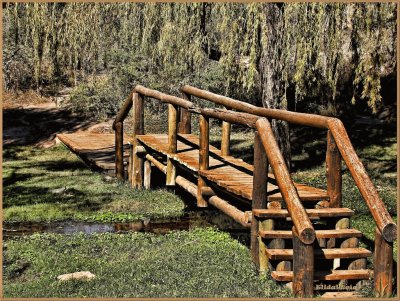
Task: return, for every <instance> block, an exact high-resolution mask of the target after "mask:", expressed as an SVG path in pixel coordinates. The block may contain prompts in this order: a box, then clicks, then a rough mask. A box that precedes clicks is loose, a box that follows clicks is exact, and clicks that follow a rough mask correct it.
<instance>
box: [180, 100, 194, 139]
mask: <svg viewBox="0 0 400 301" xmlns="http://www.w3.org/2000/svg"><path fill="white" fill-rule="evenodd" d="M182 98H183V99H186V100H188V101H190V98H191V96H190V95H189V94H186V93H184V92H182ZM191 123H192V114H191V113H190V112H189V111H188V110H186V109H185V108H182V107H180V108H179V123H178V133H179V134H190V133H191V132H192V125H191Z"/></svg>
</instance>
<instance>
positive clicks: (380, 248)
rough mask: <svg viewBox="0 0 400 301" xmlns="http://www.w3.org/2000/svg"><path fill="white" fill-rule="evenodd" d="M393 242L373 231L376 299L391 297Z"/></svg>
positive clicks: (377, 231) (378, 231)
mask: <svg viewBox="0 0 400 301" xmlns="http://www.w3.org/2000/svg"><path fill="white" fill-rule="evenodd" d="M392 281H393V242H388V241H387V240H385V238H384V237H383V236H382V234H381V232H380V230H379V229H378V228H377V229H376V230H375V250H374V290H375V296H376V297H386V298H388V297H391V295H392V292H393V283H392Z"/></svg>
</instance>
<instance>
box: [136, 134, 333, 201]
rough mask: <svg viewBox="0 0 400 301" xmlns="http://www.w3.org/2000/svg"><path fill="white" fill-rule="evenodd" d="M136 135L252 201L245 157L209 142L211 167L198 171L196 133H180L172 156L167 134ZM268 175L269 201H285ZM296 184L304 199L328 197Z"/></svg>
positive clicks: (154, 148)
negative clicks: (232, 153)
mask: <svg viewBox="0 0 400 301" xmlns="http://www.w3.org/2000/svg"><path fill="white" fill-rule="evenodd" d="M137 138H138V140H139V141H140V142H141V143H142V144H143V145H144V146H145V147H147V148H150V149H152V150H155V151H156V152H158V153H161V154H164V155H166V156H169V157H171V158H173V159H174V160H175V161H177V162H178V163H180V164H181V165H183V166H186V167H187V168H188V169H190V170H192V171H193V172H196V173H197V172H198V173H199V174H200V175H201V176H203V177H205V178H206V179H207V180H208V181H210V182H213V183H215V184H217V185H218V186H220V187H222V188H224V189H225V190H227V191H229V192H231V193H233V194H236V195H239V196H241V197H243V198H245V199H247V200H251V198H252V191H253V176H252V171H253V166H252V165H250V164H248V163H246V162H244V161H243V160H241V159H237V158H234V157H232V156H225V157H222V156H221V152H220V150H219V149H217V148H215V147H213V146H211V145H210V160H209V161H210V162H209V163H210V167H209V170H205V171H200V172H199V171H198V165H199V163H198V158H199V151H198V145H199V139H198V137H197V136H195V135H193V134H180V135H179V137H178V148H177V153H176V154H173V155H170V154H169V153H168V136H167V135H165V134H156V135H140V136H137ZM268 178H269V183H268V193H269V195H268V201H280V200H282V195H281V194H280V192H279V188H278V186H276V185H274V184H276V181H275V178H274V175H273V174H272V173H270V174H269V175H268ZM271 182H272V183H271ZM295 186H296V188H297V190H298V192H299V195H300V199H301V200H302V201H319V200H328V199H329V196H328V194H327V193H326V191H324V190H322V189H318V188H314V187H310V186H307V185H304V184H297V183H295Z"/></svg>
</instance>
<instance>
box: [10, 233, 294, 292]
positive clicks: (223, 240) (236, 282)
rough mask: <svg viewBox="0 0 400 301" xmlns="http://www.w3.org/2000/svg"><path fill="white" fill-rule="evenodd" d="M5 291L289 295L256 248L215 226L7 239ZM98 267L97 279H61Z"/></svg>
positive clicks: (95, 271) (94, 272)
mask: <svg viewBox="0 0 400 301" xmlns="http://www.w3.org/2000/svg"><path fill="white" fill-rule="evenodd" d="M4 249H5V269H4V287H3V289H4V296H5V297H20V298H21V297H52V298H54V297H67V296H68V297H185V298H188V297H212V298H222V297H264V298H266V297H288V296H290V293H289V292H288V291H287V289H286V288H284V287H283V286H281V285H278V284H276V283H275V282H274V281H272V280H271V279H269V278H268V277H259V276H258V275H257V273H256V270H255V268H254V266H253V264H252V262H251V259H250V254H249V250H248V249H247V248H246V247H245V246H244V245H242V244H240V243H239V242H237V241H236V240H234V239H232V238H231V237H230V236H229V234H227V233H223V232H221V231H218V230H215V229H213V228H205V229H200V228H197V229H194V230H191V231H176V232H171V233H169V234H167V235H158V236H156V235H153V234H148V233H132V234H95V235H84V234H76V235H72V236H69V235H57V234H45V235H37V234H35V235H32V236H28V237H24V238H20V239H17V240H10V241H7V242H6V243H5V244H4ZM75 271H90V272H92V273H93V274H95V275H96V276H97V277H96V279H94V280H92V281H90V282H85V281H77V280H74V281H71V282H59V281H58V280H57V276H58V275H60V274H64V273H72V272H75Z"/></svg>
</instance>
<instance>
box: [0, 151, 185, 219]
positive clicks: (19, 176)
mask: <svg viewBox="0 0 400 301" xmlns="http://www.w3.org/2000/svg"><path fill="white" fill-rule="evenodd" d="M3 184H4V190H3V208H4V211H3V217H4V220H5V221H6V222H9V221H36V222H43V221H44V222H50V221H60V220H86V221H97V222H102V221H104V222H109V221H131V220H138V219H141V218H167V217H176V216H180V215H182V214H183V212H184V207H185V205H184V202H183V201H182V200H181V199H180V198H179V197H178V196H176V195H175V194H174V193H171V192H169V191H167V190H165V189H156V190H151V191H139V190H132V189H131V188H129V187H128V185H126V184H121V183H119V182H117V181H114V180H111V181H110V180H106V179H105V177H104V176H102V175H100V174H98V173H94V172H92V171H90V170H89V169H88V168H87V167H86V166H85V165H84V164H83V162H82V161H80V160H79V159H78V158H77V156H76V155H74V154H72V153H71V152H70V151H69V150H68V149H67V148H66V147H64V146H63V145H61V144H60V145H57V146H55V147H52V148H48V149H39V148H35V147H29V146H24V147H8V148H7V149H5V150H4V152H3Z"/></svg>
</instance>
